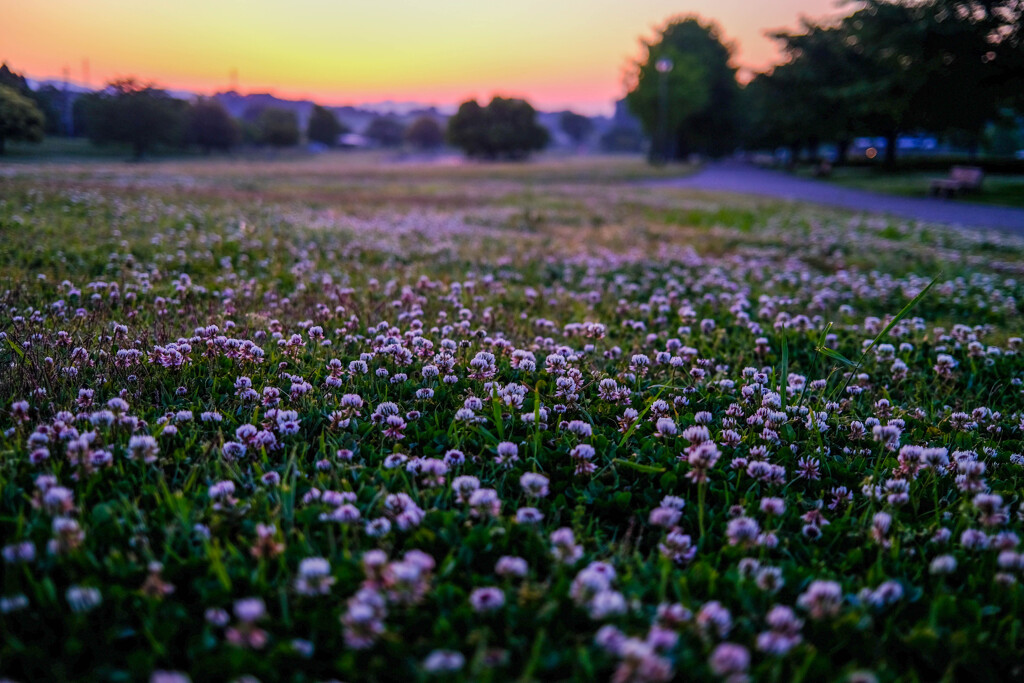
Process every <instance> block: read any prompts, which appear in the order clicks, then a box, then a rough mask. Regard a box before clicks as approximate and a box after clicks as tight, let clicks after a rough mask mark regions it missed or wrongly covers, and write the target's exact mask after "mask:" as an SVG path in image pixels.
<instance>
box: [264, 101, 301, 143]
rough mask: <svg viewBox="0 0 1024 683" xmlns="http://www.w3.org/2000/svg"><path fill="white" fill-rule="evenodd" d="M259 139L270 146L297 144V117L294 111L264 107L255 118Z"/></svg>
mask: <svg viewBox="0 0 1024 683" xmlns="http://www.w3.org/2000/svg"><path fill="white" fill-rule="evenodd" d="M256 129H257V131H258V136H259V141H260V142H261V143H263V144H265V145H270V146H271V147H292V146H294V145H297V144H299V117H298V116H296V115H295V112H293V111H290V110H288V109H280V108H278V107H266V108H265V109H263V110H262V111H260V113H259V116H258V117H257V119H256Z"/></svg>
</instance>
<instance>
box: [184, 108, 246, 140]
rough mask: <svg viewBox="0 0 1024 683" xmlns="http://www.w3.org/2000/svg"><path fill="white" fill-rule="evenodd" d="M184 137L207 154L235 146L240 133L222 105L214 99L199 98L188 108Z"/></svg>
mask: <svg viewBox="0 0 1024 683" xmlns="http://www.w3.org/2000/svg"><path fill="white" fill-rule="evenodd" d="M186 136H187V139H188V142H190V143H192V144H195V145H199V147H201V148H202V149H203V151H204V152H207V153H209V152H210V151H211V150H215V149H216V150H221V151H226V150H229V149H231V148H232V147H234V146H235V145H237V144H238V142H239V140H240V138H241V131H240V130H239V128H238V124H237V123H235V120H234V119H233V118H231V114H229V113H228V111H227V109H225V108H224V105H222V104H221V103H220V102H218V101H217V100H215V99H212V98H209V97H201V98H199V99H197V100H196V101H195V102H193V103H192V106H191V107H190V108H189V111H188V126H187V133H186Z"/></svg>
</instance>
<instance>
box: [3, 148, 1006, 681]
mask: <svg viewBox="0 0 1024 683" xmlns="http://www.w3.org/2000/svg"><path fill="white" fill-rule="evenodd" d="M332 163H333V164H334V165H332ZM608 163H609V164H611V168H612V169H613V172H608V171H607V170H606V169H604V167H602V166H601V164H600V163H598V162H593V163H592V165H591V166H585V167H576V166H572V165H569V166H565V165H559V164H544V163H539V164H533V165H526V166H517V167H514V170H502V168H501V167H486V166H481V167H467V168H462V167H453V168H450V169H446V168H439V167H435V168H430V167H418V166H410V167H409V168H403V167H400V166H397V167H394V168H390V169H386V170H379V169H378V170H374V168H376V167H374V168H369V167H367V168H361V167H359V166H358V165H346V164H344V163H337V162H324V161H310V162H302V161H295V162H291V161H281V162H273V163H267V164H263V165H257V164H255V163H229V162H215V161H211V162H205V163H193V164H189V163H172V162H166V163H161V164H149V165H139V166H135V167H132V166H125V165H120V166H119V165H110V166H80V167H61V166H56V167H46V166H31V165H22V166H12V167H8V168H7V169H5V170H3V171H2V177H0V238H2V240H3V242H2V243H3V246H2V248H0V306H2V314H0V546H2V561H0V574H2V578H0V678H3V679H10V680H14V681H42V680H55V681H56V680H71V679H75V680H88V681H101V680H103V681H107V680H112V681H129V680H142V681H147V680H152V681H162V682H169V681H186V680H195V681H200V680H218V681H229V680H263V681H273V680H294V681H328V680H342V681H355V680H381V681H384V680H401V681H413V680H474V681H476V680H482V681H487V680H491V681H503V680H522V681H527V680H612V681H615V682H617V683H625V682H627V681H652V682H653V681H670V680H684V679H687V680H688V679H696V680H707V681H729V682H731V683H737V682H739V681H746V680H765V681H801V680H803V681H812V680H849V681H876V680H877V681H895V680H899V681H935V680H966V679H974V680H982V679H984V680H997V679H1001V680H1011V679H1015V678H1017V679H1019V678H1020V677H1024V670H1022V668H1021V667H1022V664H1021V662H1024V633H1022V628H1024V605H1022V600H1021V598H1022V589H1021V581H1022V580H1024V546H1021V544H1020V542H1021V535H1022V534H1024V504H1022V501H1024V455H1022V453H1024V434H1022V430H1024V396H1022V389H1024V387H1022V378H1024V358H1022V356H1021V349H1020V347H1021V345H1022V342H1021V338H1020V336H1019V335H1020V334H1021V332H1022V330H1021V310H1020V308H1021V304H1020V301H1021V299H1022V297H1024V240H1022V239H1020V238H1015V237H1011V236H1006V235H1000V234H985V233H976V232H966V231H964V232H957V231H953V230H949V229H945V228H940V227H937V226H929V225H923V224H916V223H913V222H910V221H899V220H887V219H880V218H872V217H867V216H864V215H856V214H851V213H841V212H832V211H827V210H823V209H816V208H812V207H808V206H801V205H793V204H781V203H772V202H767V201H764V200H752V199H745V198H742V197H722V196H712V195H696V194H687V193H684V192H682V191H678V190H671V189H666V188H657V187H653V186H646V185H644V184H643V183H641V182H638V178H639V177H641V176H642V175H643V171H642V169H640V167H639V166H637V168H636V169H633V168H632V167H630V166H629V165H628V164H623V163H622V162H608ZM614 164H618V166H615V165H614Z"/></svg>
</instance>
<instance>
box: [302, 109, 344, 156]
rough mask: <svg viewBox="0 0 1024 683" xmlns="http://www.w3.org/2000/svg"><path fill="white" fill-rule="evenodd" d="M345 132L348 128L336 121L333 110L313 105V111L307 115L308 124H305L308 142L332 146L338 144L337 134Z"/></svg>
mask: <svg viewBox="0 0 1024 683" xmlns="http://www.w3.org/2000/svg"><path fill="white" fill-rule="evenodd" d="M347 132H348V128H346V127H345V126H344V125H342V124H341V122H340V121H338V117H337V116H335V115H334V112H332V111H331V110H330V109H325V108H324V107H321V106H320V105H314V106H313V113H311V114H310V115H309V124H308V125H307V126H306V137H307V138H309V141H310V142H319V143H320V144H321V145H327V146H328V147H334V146H335V145H337V144H338V136H339V135H341V134H343V133H347Z"/></svg>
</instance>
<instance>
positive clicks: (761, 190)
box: [651, 161, 1024, 234]
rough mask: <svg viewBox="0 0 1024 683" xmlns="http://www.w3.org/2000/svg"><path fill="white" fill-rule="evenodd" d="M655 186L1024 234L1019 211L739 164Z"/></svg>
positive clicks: (1023, 220)
mask: <svg viewBox="0 0 1024 683" xmlns="http://www.w3.org/2000/svg"><path fill="white" fill-rule="evenodd" d="M651 185H654V186H659V187H678V188H685V189H692V190H705V191H709V192H735V193H738V194H755V195H764V196H768V197H775V198H777V199H785V200H789V201H801V202H812V203H816V204H826V205H829V206H839V207H842V208H845V209H853V210H855V211H865V212H869V213H881V214H892V215H896V216H903V217H905V218H914V219H917V220H922V221H928V222H932V223H945V224H948V225H953V226H960V227H966V228H994V229H996V230H1005V231H1008V232H1014V233H1017V234H1024V209H1017V208H1012V207H1004V206H988V205H984V204H970V203H965V202H961V201H958V200H949V199H938V198H927V199H924V198H915V197H898V196H894V195H884V194H878V193H876V192H868V191H867V190H855V189H853V188H848V187H841V186H839V185H833V184H832V183H828V182H824V181H821V180H810V179H807V178H797V177H794V176H792V175H789V174H787V173H783V172H781V171H771V170H766V169H762V168H758V167H756V166H751V165H748V164H742V163H739V162H734V161H728V162H717V163H710V164H707V165H706V166H704V168H703V169H702V170H700V171H698V172H697V173H695V174H693V175H691V176H687V177H685V178H673V179H671V180H655V181H651Z"/></svg>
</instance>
